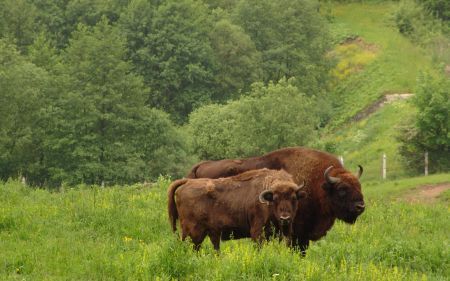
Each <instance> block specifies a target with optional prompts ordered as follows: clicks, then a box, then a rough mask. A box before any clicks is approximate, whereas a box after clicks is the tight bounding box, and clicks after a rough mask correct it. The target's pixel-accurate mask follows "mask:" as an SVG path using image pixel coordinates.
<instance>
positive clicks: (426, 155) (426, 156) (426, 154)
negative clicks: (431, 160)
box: [425, 151, 428, 176]
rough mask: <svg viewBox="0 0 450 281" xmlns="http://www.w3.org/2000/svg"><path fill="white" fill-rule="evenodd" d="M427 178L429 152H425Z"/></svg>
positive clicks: (426, 174)
mask: <svg viewBox="0 0 450 281" xmlns="http://www.w3.org/2000/svg"><path fill="white" fill-rule="evenodd" d="M425 176H428V151H426V152H425Z"/></svg>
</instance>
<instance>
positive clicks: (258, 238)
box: [250, 226, 263, 245]
mask: <svg viewBox="0 0 450 281" xmlns="http://www.w3.org/2000/svg"><path fill="white" fill-rule="evenodd" d="M262 230H263V228H262V226H256V227H252V228H251V229H250V237H251V238H252V240H253V241H255V242H256V243H257V244H258V245H261V244H262V241H263V236H262Z"/></svg>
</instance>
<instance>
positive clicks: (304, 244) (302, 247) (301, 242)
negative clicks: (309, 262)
mask: <svg viewBox="0 0 450 281" xmlns="http://www.w3.org/2000/svg"><path fill="white" fill-rule="evenodd" d="M292 247H293V248H294V249H298V250H299V251H300V253H301V254H302V256H305V255H306V250H307V249H308V247H309V240H308V239H301V238H300V237H293V239H292Z"/></svg>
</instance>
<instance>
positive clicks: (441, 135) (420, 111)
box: [399, 74, 450, 172]
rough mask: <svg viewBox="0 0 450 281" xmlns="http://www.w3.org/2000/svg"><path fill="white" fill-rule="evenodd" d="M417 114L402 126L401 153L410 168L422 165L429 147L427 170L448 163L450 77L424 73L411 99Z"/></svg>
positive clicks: (414, 169) (444, 168) (449, 145)
mask: <svg viewBox="0 0 450 281" xmlns="http://www.w3.org/2000/svg"><path fill="white" fill-rule="evenodd" d="M413 102H414V104H415V105H416V107H417V114H416V116H415V118H414V120H413V121H412V122H411V123H412V124H409V125H406V126H404V127H403V128H402V130H401V134H400V135H399V139H400V141H401V142H402V145H401V147H400V153H401V154H402V155H403V156H404V159H405V162H406V164H407V165H408V166H409V168H410V169H411V170H412V171H420V170H422V169H423V154H424V152H426V151H428V153H429V158H430V163H431V165H430V171H432V172H436V171H446V169H447V171H448V167H450V158H449V155H450V79H448V77H437V78H436V77H433V76H431V75H430V74H423V75H421V76H420V77H419V79H418V88H417V91H416V95H415V97H414V99H413Z"/></svg>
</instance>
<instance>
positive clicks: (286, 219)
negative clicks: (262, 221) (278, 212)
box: [280, 216, 291, 224]
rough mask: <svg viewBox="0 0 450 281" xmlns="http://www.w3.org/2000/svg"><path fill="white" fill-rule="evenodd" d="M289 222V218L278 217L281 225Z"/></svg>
mask: <svg viewBox="0 0 450 281" xmlns="http://www.w3.org/2000/svg"><path fill="white" fill-rule="evenodd" d="M290 221H291V216H280V222H281V224H288V223H289V222H290Z"/></svg>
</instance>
